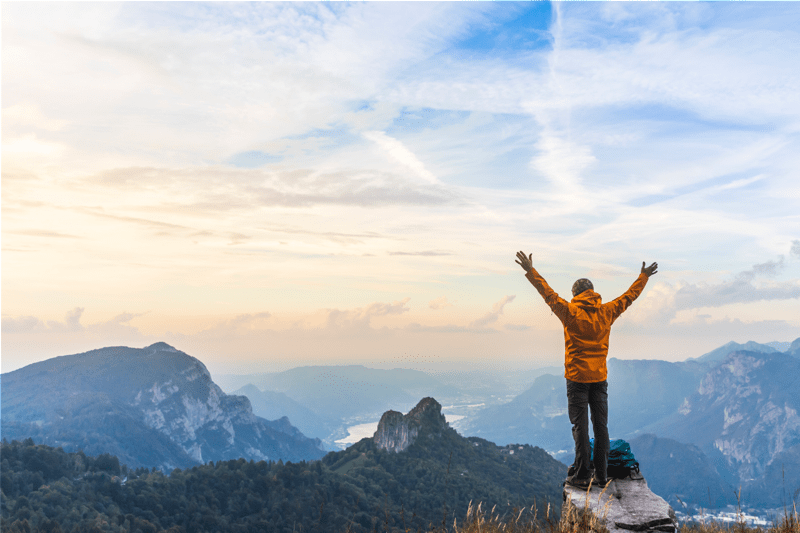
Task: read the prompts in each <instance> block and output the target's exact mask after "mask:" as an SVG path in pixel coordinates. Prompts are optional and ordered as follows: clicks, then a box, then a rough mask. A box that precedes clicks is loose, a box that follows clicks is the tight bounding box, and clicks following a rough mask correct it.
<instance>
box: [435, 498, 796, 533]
mask: <svg viewBox="0 0 800 533" xmlns="http://www.w3.org/2000/svg"><path fill="white" fill-rule="evenodd" d="M443 531H444V528H441V527H440V528H437V529H435V530H433V531H430V532H429V533H442V532H443ZM607 531H608V530H607V529H606V528H605V526H604V525H603V523H602V520H600V519H598V518H597V517H595V516H594V515H593V514H592V513H583V511H582V510H581V509H580V508H578V507H576V506H575V505H573V504H572V502H571V501H569V500H568V501H567V502H566V503H565V504H564V509H563V513H562V517H558V516H552V515H551V513H550V507H549V506H548V507H547V508H546V509H545V510H544V513H543V514H542V516H539V511H538V509H537V508H536V506H535V505H534V506H533V507H530V508H527V507H526V508H523V509H520V510H515V511H514V513H513V514H512V515H509V516H500V515H498V514H497V513H495V509H494V508H493V509H491V510H486V509H483V508H482V504H480V503H478V504H477V505H472V503H470V505H469V509H468V511H467V516H466V518H465V520H464V521H463V522H462V523H460V524H459V523H457V521H455V522H454V523H453V524H452V528H447V532H448V533H449V532H452V533H607ZM680 533H800V515H799V514H798V511H797V508H796V507H795V508H793V510H792V511H791V512H789V511H788V510H787V511H786V512H785V513H784V515H783V516H782V517H781V518H780V519H779V520H778V521H776V523H774V524H773V525H772V526H769V527H767V528H762V527H748V526H747V525H746V524H745V523H744V522H739V523H736V524H723V523H720V522H707V523H697V522H693V523H688V524H684V525H682V526H681V527H680Z"/></svg>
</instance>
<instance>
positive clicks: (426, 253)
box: [389, 250, 453, 257]
mask: <svg viewBox="0 0 800 533" xmlns="http://www.w3.org/2000/svg"><path fill="white" fill-rule="evenodd" d="M389 255H420V256H423V257H438V256H442V255H453V254H452V253H450V252H439V251H436V250H425V251H423V252H389Z"/></svg>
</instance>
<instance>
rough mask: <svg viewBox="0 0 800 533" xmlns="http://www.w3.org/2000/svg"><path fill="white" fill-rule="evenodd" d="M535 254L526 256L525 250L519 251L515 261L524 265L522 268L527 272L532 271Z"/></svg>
mask: <svg viewBox="0 0 800 533" xmlns="http://www.w3.org/2000/svg"><path fill="white" fill-rule="evenodd" d="M532 259H533V254H529V255H528V256H527V257H526V256H525V252H522V251H520V252H517V260H515V261H514V262H515V263H516V264H518V265H519V266H521V267H522V270H524V271H525V272H530V271H531V269H532V268H533V262H532Z"/></svg>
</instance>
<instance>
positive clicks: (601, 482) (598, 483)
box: [592, 478, 611, 489]
mask: <svg viewBox="0 0 800 533" xmlns="http://www.w3.org/2000/svg"><path fill="white" fill-rule="evenodd" d="M610 482H611V480H610V479H608V478H606V479H598V478H593V481H592V486H594V487H599V488H601V489H604V488H606V487H607V486H608V484H609V483H610Z"/></svg>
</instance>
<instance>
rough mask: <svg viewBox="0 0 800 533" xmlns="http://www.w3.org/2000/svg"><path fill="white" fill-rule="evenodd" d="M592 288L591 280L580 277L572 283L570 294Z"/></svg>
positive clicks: (577, 293)
mask: <svg viewBox="0 0 800 533" xmlns="http://www.w3.org/2000/svg"><path fill="white" fill-rule="evenodd" d="M588 290H594V285H592V282H591V281H589V280H588V279H586V278H581V279H579V280H578V281H576V282H575V283H573V285H572V295H573V296H577V295H579V294H580V293H582V292H583V291H588Z"/></svg>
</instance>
